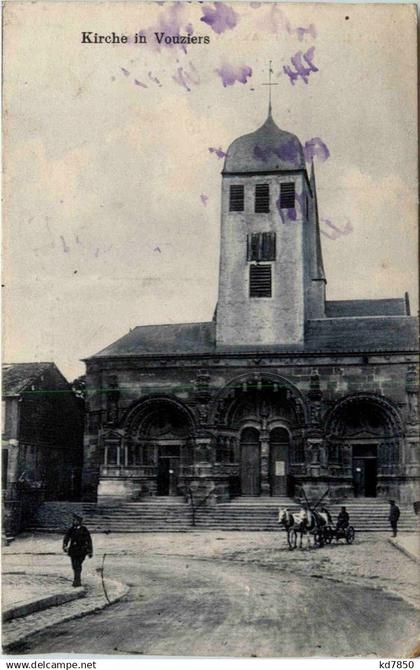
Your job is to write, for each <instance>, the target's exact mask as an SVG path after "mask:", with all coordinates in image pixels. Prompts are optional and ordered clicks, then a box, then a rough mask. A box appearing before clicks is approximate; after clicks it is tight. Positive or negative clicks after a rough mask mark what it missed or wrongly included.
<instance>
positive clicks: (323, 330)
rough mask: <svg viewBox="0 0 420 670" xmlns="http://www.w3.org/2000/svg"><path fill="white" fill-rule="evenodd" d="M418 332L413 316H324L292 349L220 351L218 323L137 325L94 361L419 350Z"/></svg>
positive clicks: (311, 324) (269, 347) (268, 347)
mask: <svg viewBox="0 0 420 670" xmlns="http://www.w3.org/2000/svg"><path fill="white" fill-rule="evenodd" d="M337 302H341V301H337ZM343 302H348V303H350V302H352V301H343ZM354 302H365V301H354ZM366 302H367V301H366ZM369 302H370V301H369ZM373 302H376V301H373ZM417 331H418V324H417V319H416V318H415V317H409V316H360V317H348V318H345V317H344V318H325V319H313V320H310V321H308V322H307V327H306V333H305V344H304V346H303V347H302V346H300V347H299V346H293V345H291V346H285V345H282V346H279V345H265V346H258V345H255V346H249V347H234V346H231V347H216V343H215V323H214V322H213V321H210V322H205V323H177V324H170V325H164V326H138V327H137V328H134V329H133V330H131V331H130V332H129V333H127V335H124V336H123V337H121V338H120V339H119V340H117V341H116V342H114V343H113V344H110V345H109V346H108V347H106V348H105V349H103V350H102V351H100V352H99V353H98V354H96V355H95V356H92V357H91V360H92V359H101V358H108V357H110V358H113V357H117V358H118V357H125V356H128V357H130V356H133V357H134V356H151V355H154V356H162V357H165V356H170V355H174V356H178V355H194V354H196V355H200V354H204V355H205V354H214V355H217V354H218V353H224V352H226V353H227V352H229V353H235V352H237V353H246V351H248V350H249V351H265V352H271V353H275V352H278V353H288V352H290V353H294V352H302V353H306V352H307V353H314V352H320V353H325V354H328V353H330V354H333V353H334V352H343V353H345V352H349V353H350V352H361V351H368V352H373V351H387V352H388V351H389V352H392V351H417Z"/></svg>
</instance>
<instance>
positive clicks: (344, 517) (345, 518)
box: [337, 512, 350, 526]
mask: <svg viewBox="0 0 420 670" xmlns="http://www.w3.org/2000/svg"><path fill="white" fill-rule="evenodd" d="M349 521H350V516H349V513H348V512H340V514H339V515H338V517H337V523H339V524H340V525H341V524H346V525H347V526H348V525H349Z"/></svg>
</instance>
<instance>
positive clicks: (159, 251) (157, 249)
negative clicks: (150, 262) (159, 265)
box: [153, 247, 162, 254]
mask: <svg viewBox="0 0 420 670" xmlns="http://www.w3.org/2000/svg"><path fill="white" fill-rule="evenodd" d="M153 251H157V252H158V254H161V253H162V252H161V250H160V247H155V248H154V249H153Z"/></svg>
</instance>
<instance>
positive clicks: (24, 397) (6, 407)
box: [2, 363, 83, 525]
mask: <svg viewBox="0 0 420 670" xmlns="http://www.w3.org/2000/svg"><path fill="white" fill-rule="evenodd" d="M2 418H3V426H2V478H3V482H2V484H3V486H2V490H3V500H4V502H5V503H6V513H8V512H10V510H13V523H15V524H16V523H17V525H19V523H18V522H17V516H18V513H19V510H20V509H21V508H22V505H23V506H24V507H25V506H27V507H30V506H31V505H32V504H35V503H36V502H39V501H41V500H76V499H78V498H79V497H80V479H81V471H82V462H83V400H81V399H79V398H77V397H76V395H75V394H74V392H73V390H72V388H71V385H70V384H69V383H68V382H67V380H66V379H65V378H64V377H63V375H62V374H61V372H60V371H59V370H58V368H57V367H56V365H55V364H54V363H11V364H4V365H3V408H2ZM24 512H25V510H24Z"/></svg>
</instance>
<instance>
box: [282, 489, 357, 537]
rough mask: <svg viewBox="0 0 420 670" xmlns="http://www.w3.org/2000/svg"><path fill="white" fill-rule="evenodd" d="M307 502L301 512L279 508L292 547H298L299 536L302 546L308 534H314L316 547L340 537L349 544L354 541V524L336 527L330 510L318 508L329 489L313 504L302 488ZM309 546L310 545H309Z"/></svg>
mask: <svg viewBox="0 0 420 670" xmlns="http://www.w3.org/2000/svg"><path fill="white" fill-rule="evenodd" d="M302 491H303V495H304V499H305V504H304V505H303V507H302V508H301V509H300V511H299V512H291V511H290V510H289V509H287V508H286V509H279V523H280V524H281V525H282V526H283V527H284V529H285V530H286V533H287V543H288V545H289V548H290V549H296V547H297V544H298V543H297V538H298V536H299V537H300V544H299V546H300V547H301V548H302V538H303V535H306V536H307V538H308V543H309V537H310V536H312V538H313V543H314V546H315V547H323V546H324V545H325V544H331V542H332V541H333V540H336V542H338V541H339V540H340V539H344V540H346V542H347V544H352V543H353V541H354V536H355V532H354V528H353V526H345V527H344V526H341V527H340V525H338V526H337V527H336V528H334V527H333V525H332V518H331V515H330V513H329V512H328V510H327V509H326V508H325V507H324V508H321V510H319V511H317V510H316V508H317V507H318V506H319V504H320V502H321V501H322V500H323V499H324V498H325V496H326V495H327V494H328V491H326V493H324V495H323V496H322V497H321V498H320V499H319V500H318V502H316V503H315V504H311V503H310V502H309V500H308V498H307V497H306V493H305V491H304V489H303V488H302ZM308 546H309V545H308Z"/></svg>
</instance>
